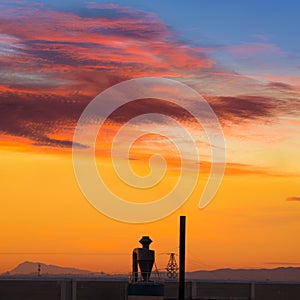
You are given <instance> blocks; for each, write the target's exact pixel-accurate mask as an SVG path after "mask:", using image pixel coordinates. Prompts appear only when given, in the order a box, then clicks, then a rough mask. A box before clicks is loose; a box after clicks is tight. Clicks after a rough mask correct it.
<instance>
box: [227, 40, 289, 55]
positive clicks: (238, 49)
mask: <svg viewBox="0 0 300 300" xmlns="http://www.w3.org/2000/svg"><path fill="white" fill-rule="evenodd" d="M225 49H226V51H227V52H229V53H232V54H235V55H239V56H242V57H247V56H254V55H262V54H283V53H284V52H283V51H282V50H281V49H280V48H279V47H278V46H276V45H274V44H267V43H243V44H240V45H233V46H228V47H226V48H225Z"/></svg>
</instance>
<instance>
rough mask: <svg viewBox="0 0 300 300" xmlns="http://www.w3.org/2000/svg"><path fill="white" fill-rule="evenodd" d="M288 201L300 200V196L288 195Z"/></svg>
mask: <svg viewBox="0 0 300 300" xmlns="http://www.w3.org/2000/svg"><path fill="white" fill-rule="evenodd" d="M286 201H300V197H288V198H286Z"/></svg>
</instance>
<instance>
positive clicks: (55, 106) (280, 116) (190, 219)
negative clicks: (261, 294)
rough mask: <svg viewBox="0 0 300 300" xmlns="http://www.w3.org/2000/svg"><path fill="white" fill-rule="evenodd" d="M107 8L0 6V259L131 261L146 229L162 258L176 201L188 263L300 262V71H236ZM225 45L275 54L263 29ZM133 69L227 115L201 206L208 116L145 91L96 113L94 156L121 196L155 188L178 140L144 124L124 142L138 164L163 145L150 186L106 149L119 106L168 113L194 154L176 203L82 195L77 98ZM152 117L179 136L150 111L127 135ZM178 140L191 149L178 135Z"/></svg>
mask: <svg viewBox="0 0 300 300" xmlns="http://www.w3.org/2000/svg"><path fill="white" fill-rule="evenodd" d="M35 9H37V10H39V8H35ZM106 9H108V10H111V11H110V12H111V15H109V17H105V16H98V17H95V18H88V17H84V16H81V15H77V14H76V12H63V11H55V10H51V9H46V8H45V9H43V10H41V11H39V13H34V12H33V11H31V9H27V10H26V9H24V10H22V11H14V10H13V9H12V8H5V9H3V10H2V11H3V12H5V13H2V14H1V13H0V20H1V21H3V22H1V32H0V53H2V54H3V53H4V54H5V55H2V57H1V64H2V65H1V68H2V71H0V76H1V84H0V105H1V110H0V115H1V116H0V130H1V131H0V147H1V149H0V165H1V172H0V182H1V210H0V212H1V213H0V226H1V228H2V230H1V231H0V241H1V244H0V273H1V272H5V271H7V270H9V269H12V268H14V267H15V266H16V265H17V264H19V263H21V262H23V261H25V260H27V261H40V262H43V263H49V264H57V265H62V266H72V267H77V268H82V269H89V270H93V271H104V272H114V273H118V272H122V273H124V272H125V273H127V272H129V271H130V268H131V250H132V249H133V248H134V247H137V246H138V240H139V239H140V237H141V236H142V235H150V237H151V238H152V240H153V244H152V245H153V249H155V250H156V252H157V266H158V268H161V269H163V268H165V266H166V264H167V260H168V256H167V255H166V254H165V253H168V252H171V251H174V252H178V222H179V216H180V215H186V216H187V239H188V243H187V269H188V270H189V271H192V270H197V269H215V268H226V267H231V268H258V267H274V266H285V265H291V266H293V265H294V266H296V265H298V264H299V263H300V261H299V253H300V239H299V238H298V235H299V228H300V206H299V205H300V200H299V199H300V171H299V167H298V166H299V165H300V156H299V153H298V152H299V148H300V129H299V128H300V126H299V125H300V118H299V116H300V105H299V93H300V85H299V76H296V75H295V74H288V75H285V74H283V75H282V74H280V72H278V74H267V73H259V72H258V73H257V74H253V73H251V74H246V73H244V74H240V73H238V72H235V71H234V70H232V69H231V68H229V67H226V66H225V65H226V64H225V62H222V61H221V62H220V61H218V60H216V59H215V57H214V56H213V55H211V53H212V52H214V51H221V50H220V48H218V49H217V50H216V49H214V48H213V47H211V46H209V45H206V46H205V45H204V46H203V47H201V46H195V45H193V44H191V43H188V42H187V41H184V40H182V39H180V38H178V36H177V34H178V33H176V32H175V31H173V30H172V29H171V28H169V27H168V24H166V23H165V22H164V21H162V20H161V19H159V18H158V17H157V16H156V15H155V14H152V13H147V12H141V11H137V10H134V9H133V8H128V7H121V6H111V7H109V8H106ZM10 15H12V16H14V17H15V18H14V19H12V18H9V17H8V16H10ZM29 20H30V22H29ZM53 24H58V25H59V30H56V29H55V26H53ZM58 25H57V26H58ZM104 29H105V30H104ZM108 29H109V30H108ZM106 30H107V31H108V32H109V33H107V32H106ZM140 33H142V34H140ZM222 49H223V51H227V52H230V53H231V55H233V57H234V55H237V57H236V59H238V58H239V57H238V55H249V54H251V55H253V56H255V57H257V58H258V59H259V58H260V55H262V53H263V54H264V55H265V54H266V52H268V51H271V52H272V53H273V55H275V54H276V53H277V54H278V55H282V51H280V49H278V47H277V46H276V47H275V46H274V45H272V44H267V43H256V44H255V45H253V44H247V43H241V44H240V45H230V47H223V48H222ZM227 52H226V53H227ZM224 53H225V52H224ZM140 76H158V77H160V76H161V77H166V78H173V79H176V80H178V81H180V82H183V83H185V84H187V85H188V86H190V87H192V88H194V89H195V90H196V91H197V92H199V93H200V94H201V95H203V96H204V97H205V99H206V100H207V101H208V103H209V104H210V105H211V107H212V108H213V109H214V111H215V113H216V115H217V116H218V118H219V120H220V123H221V124H222V128H223V131H224V136H225V140H226V152H227V160H226V162H227V167H226V171H225V176H224V179H223V182H222V185H221V187H220V189H219V191H218V193H217V195H216V197H215V198H214V200H213V201H212V203H210V204H209V205H208V206H207V207H205V208H204V209H199V208H198V202H199V198H200V196H201V193H202V192H203V189H204V186H205V183H206V181H207V175H208V171H209V167H210V159H211V157H210V156H211V155H210V147H209V145H208V141H207V139H206V138H205V135H204V131H203V129H201V128H200V126H198V125H199V124H197V123H196V122H195V120H193V118H191V116H189V115H188V114H187V112H186V111H185V110H184V109H187V110H191V111H192V110H193V109H196V108H197V107H196V106H195V104H194V103H193V102H192V101H191V103H190V104H189V105H188V106H189V107H187V106H185V107H183V108H184V109H180V108H176V107H174V106H172V105H167V104H164V103H162V102H159V101H154V100H153V99H144V100H143V101H142V102H140V103H138V102H136V103H134V105H132V106H127V107H123V110H122V109H121V110H120V111H119V112H117V113H116V114H115V115H113V116H112V117H111V118H110V119H109V120H108V121H107V122H106V123H105V124H104V127H103V128H102V129H103V130H102V131H101V132H100V135H99V136H98V140H97V147H98V148H97V150H96V153H97V162H98V167H99V165H100V162H101V172H102V174H104V179H105V180H106V181H107V185H108V186H109V187H110V188H111V189H112V190H114V192H115V193H116V194H118V195H120V196H122V197H124V198H125V199H126V200H127V201H133V202H149V201H154V200H156V199H158V198H160V197H162V196H163V195H165V194H166V193H168V192H169V191H170V190H171V189H172V187H173V186H174V184H175V183H176V180H177V179H178V176H179V169H180V162H179V159H178V155H179V153H178V151H177V150H176V148H175V147H174V145H172V144H171V143H170V142H168V140H167V139H166V138H164V137H162V136H161V135H160V136H158V135H153V134H152V135H145V136H144V137H143V138H141V139H139V140H138V141H136V142H135V143H134V144H133V145H132V149H131V151H130V157H129V158H130V164H131V167H132V169H133V170H134V171H135V172H136V173H137V174H138V175H140V176H145V175H147V174H148V173H149V170H150V168H149V161H148V159H149V157H150V156H151V155H152V154H153V153H160V154H161V155H162V156H164V157H165V159H166V160H167V163H168V165H167V167H168V168H167V171H166V173H165V176H164V178H163V180H162V181H161V182H160V183H159V184H158V185H156V186H154V187H152V188H150V189H148V190H141V189H134V188H131V187H128V186H126V185H125V186H124V185H123V184H122V182H120V180H119V179H118V177H117V176H116V174H114V173H113V171H112V166H111V161H110V159H109V154H110V146H111V142H112V138H113V137H114V136H115V134H116V132H117V130H118V129H119V128H120V126H121V125H122V122H124V120H127V119H128V118H132V117H134V116H137V115H140V114H142V113H145V112H147V111H151V112H154V111H156V112H157V113H162V114H167V115H168V116H170V117H172V118H175V119H176V120H177V121H178V122H179V123H180V124H181V126H184V127H185V128H187V129H188V130H190V131H191V132H192V133H193V134H194V135H196V136H197V143H196V145H197V148H198V151H199V153H200V157H201V164H200V177H199V180H198V182H197V186H196V188H195V190H194V192H193V193H192V195H191V197H190V198H189V199H188V201H187V202H186V203H185V204H184V205H183V206H182V207H181V208H180V209H179V210H177V211H176V212H174V213H173V214H171V215H170V216H168V217H166V218H163V219H161V220H159V221H156V222H152V223H146V224H128V223H124V222H119V221H116V220H113V219H111V218H109V217H107V216H105V215H103V214H101V213H100V212H98V211H97V210H96V209H95V208H94V207H92V205H91V204H90V203H89V202H88V201H87V200H86V199H85V197H84V195H83V194H82V192H81V191H80V189H79V186H78V184H77V182H76V178H75V175H74V171H73V165H72V155H71V150H72V149H71V147H72V139H73V134H74V129H75V127H76V123H77V120H78V118H79V116H80V114H81V113H82V111H83V110H84V108H85V107H86V105H87V104H88V103H89V102H90V101H91V100H92V99H93V98H94V97H95V96H96V95H97V94H99V93H100V92H102V91H103V90H105V89H106V88H108V87H110V86H112V85H114V84H116V83H119V82H122V81H123V80H126V79H130V78H137V77H140ZM175 92H176V91H175ZM183 103H185V102H183ZM137 127H138V128H137ZM158 127H159V128H160V129H162V130H165V131H166V132H167V133H169V134H171V135H172V136H173V137H175V138H176V137H178V132H177V131H176V130H175V129H174V127H173V126H170V125H169V124H162V123H160V122H159V121H157V122H155V121H153V122H149V123H147V122H145V123H142V124H138V126H133V125H130V126H128V128H127V129H126V130H127V131H125V136H124V138H128V139H130V137H131V136H132V135H133V131H136V130H140V131H143V130H145V131H147V130H149V129H151V130H152V129H157V128H158ZM178 143H182V144H183V149H184V151H185V152H186V153H189V151H190V145H189V144H188V143H187V142H186V141H185V140H180V138H179V142H178ZM119 150H120V153H121V154H122V155H123V156H122V155H121V154H120V157H118V164H119V166H120V168H124V166H125V164H127V159H128V157H124V153H123V152H122V150H123V149H122V148H120V149H119ZM154 167H156V168H158V170H160V168H161V166H160V165H154ZM188 171H189V172H190V173H189V174H190V176H192V175H193V174H195V173H197V172H199V165H198V162H197V161H191V167H190V169H189V170H188ZM187 180H189V178H187ZM187 188H189V187H188V186H187ZM178 196H180V195H178ZM287 200H288V201H287Z"/></svg>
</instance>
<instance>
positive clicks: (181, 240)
mask: <svg viewBox="0 0 300 300" xmlns="http://www.w3.org/2000/svg"><path fill="white" fill-rule="evenodd" d="M185 220H186V217H185V216H180V237H179V300H184V289H185V284H184V283H185Z"/></svg>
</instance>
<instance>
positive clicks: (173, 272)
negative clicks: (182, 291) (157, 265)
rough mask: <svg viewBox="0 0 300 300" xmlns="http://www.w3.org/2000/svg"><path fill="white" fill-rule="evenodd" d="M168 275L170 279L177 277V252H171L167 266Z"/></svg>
mask: <svg viewBox="0 0 300 300" xmlns="http://www.w3.org/2000/svg"><path fill="white" fill-rule="evenodd" d="M166 270H167V276H168V278H169V279H176V278H177V271H178V265H177V262H176V259H175V253H170V258H169V261H168V264H167V267H166Z"/></svg>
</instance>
